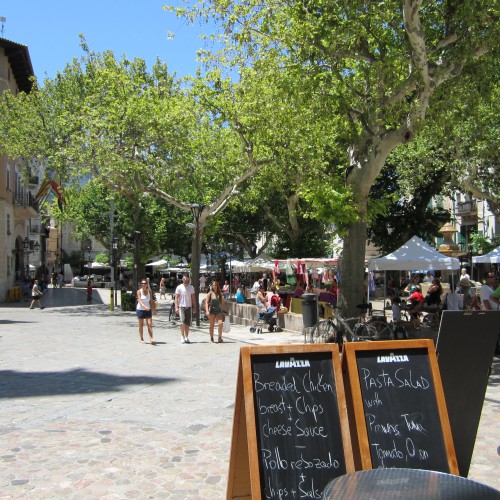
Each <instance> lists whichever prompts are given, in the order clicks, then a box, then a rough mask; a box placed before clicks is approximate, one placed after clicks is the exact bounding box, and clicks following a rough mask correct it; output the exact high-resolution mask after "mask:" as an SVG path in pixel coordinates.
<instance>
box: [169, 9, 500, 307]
mask: <svg viewBox="0 0 500 500" xmlns="http://www.w3.org/2000/svg"><path fill="white" fill-rule="evenodd" d="M172 10H174V11H176V12H177V13H178V15H181V16H184V17H185V18H187V19H188V20H192V21H194V20H195V19H198V18H200V17H201V18H202V19H205V20H212V21H214V22H216V23H218V24H219V25H220V26H221V30H220V41H221V42H222V43H223V44H224V46H223V48H222V49H221V50H218V51H217V52H216V53H209V52H208V51H207V53H206V62H207V64H211V63H215V64H219V65H220V64H222V65H226V64H227V65H228V66H229V67H234V68H241V67H247V66H251V67H253V68H254V69H255V70H256V71H260V72H261V75H262V78H268V77H270V75H271V74H272V73H278V72H286V73H288V74H290V75H293V76H294V79H295V81H296V87H295V88H296V92H297V93H300V92H308V93H309V94H310V95H311V97H314V98H315V99H317V100H318V101H320V102H322V103H323V104H324V111H325V113H323V114H318V115H317V118H316V119H317V120H322V119H328V120H331V116H332V114H334V115H335V116H337V117H340V118H339V120H338V121H337V123H336V124H337V125H338V126H340V127H342V129H343V130H342V133H340V134H338V136H339V137H340V138H341V140H340V142H339V144H341V145H343V146H344V147H345V150H344V151H345V154H344V157H345V162H344V164H343V165H341V164H340V165H339V163H340V162H338V161H333V162H332V163H333V164H334V165H335V169H336V170H337V172H332V176H338V174H339V172H338V170H339V169H340V170H341V171H342V172H343V173H344V174H345V181H346V184H347V187H348V188H349V189H350V191H351V193H352V199H353V204H354V207H355V209H356V218H355V220H353V221H347V223H346V224H345V226H344V228H343V229H344V232H345V233H344V234H345V237H344V254H343V258H342V276H343V286H342V288H341V293H342V297H341V303H344V304H345V305H346V306H347V308H348V309H350V310H351V312H353V309H354V305H355V304H356V303H357V302H359V297H360V296H361V294H362V287H363V272H364V263H363V261H364V252H365V244H366V228H367V223H368V221H369V218H370V213H369V196H370V191H371V189H372V186H373V185H374V182H375V180H376V178H377V177H378V175H379V174H380V172H381V171H382V169H383V168H384V166H385V162H386V159H387V157H388V155H389V154H390V153H391V151H392V150H393V149H394V148H395V147H397V146H398V145H402V144H407V143H409V142H410V141H411V140H413V139H414V138H415V136H416V134H418V132H419V131H420V130H421V129H422V127H423V126H424V124H425V122H426V119H427V114H428V111H429V107H430V106H431V104H432V99H433V96H434V94H435V92H436V91H437V90H438V89H439V88H440V87H442V86H444V85H446V86H447V89H448V92H453V91H454V90H455V89H457V88H460V87H463V86H467V85H468V81H467V80H466V79H464V78H462V73H463V72H464V69H468V70H471V69H473V68H474V67H481V65H482V64H483V60H484V59H487V58H488V57H493V56H494V55H495V54H497V55H498V43H499V40H500V36H499V32H498V31H499V23H498V17H499V16H498V10H497V9H496V8H495V5H494V3H492V2H489V1H485V0H471V1H469V2H461V1H458V0H450V1H437V2H426V1H423V0H381V1H379V2H366V1H362V0H348V1H347V0H341V1H335V2H331V1H323V0H305V1H292V2H289V1H285V0H267V1H264V2H255V1H240V0H208V1H207V0H203V1H198V2H196V3H195V4H194V6H193V7H191V8H185V7H182V8H172ZM290 81H291V80H290ZM465 94H467V92H465ZM468 99H470V96H469V95H467V100H468ZM318 109H319V106H318ZM441 118H442V116H436V117H435V119H436V120H438V121H439V120H441ZM308 139H309V137H308V138H306V140H308ZM329 139H330V136H328V137H326V138H325V141H328V140H329ZM332 149H333V150H334V151H337V150H338V147H334V148H332ZM329 159H331V160H338V157H335V158H329ZM320 184H321V183H320ZM321 188H322V189H323V186H322V185H321ZM324 193H325V190H324V189H323V191H321V192H320V190H319V189H318V190H317V196H318V197H319V199H320V200H323V201H324V202H325V208H324V209H323V210H321V208H320V207H318V210H319V211H320V212H322V214H323V215H324V216H325V217H327V216H330V217H331V218H332V219H333V215H334V214H333V213H331V211H330V214H329V213H328V212H329V210H328V202H329V199H328V197H326V196H324ZM315 197H316V195H315V194H314V193H313V194H312V196H311V198H312V199H315Z"/></svg>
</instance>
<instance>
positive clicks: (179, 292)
mask: <svg viewBox="0 0 500 500" xmlns="http://www.w3.org/2000/svg"><path fill="white" fill-rule="evenodd" d="M196 306H197V304H196V299H195V292H194V287H193V285H191V284H190V280H189V276H187V275H186V276H183V277H182V283H181V284H180V285H179V286H178V287H177V288H176V289H175V312H176V313H177V314H178V315H179V317H180V319H181V335H182V343H183V344H190V343H191V342H190V341H189V327H190V326H191V319H192V317H193V314H196Z"/></svg>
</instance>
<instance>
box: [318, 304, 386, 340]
mask: <svg viewBox="0 0 500 500" xmlns="http://www.w3.org/2000/svg"><path fill="white" fill-rule="evenodd" d="M357 307H358V308H361V309H365V308H366V307H365V304H362V305H361V306H357ZM335 309H336V308H334V309H333V311H332V315H333V317H332V318H328V319H324V320H322V321H319V322H318V323H317V324H316V325H315V326H314V327H313V329H312V330H311V333H310V342H311V343H314V344H318V343H337V344H338V345H339V348H340V347H342V344H343V343H344V342H359V341H363V340H382V337H381V336H380V334H379V333H378V332H377V329H376V328H375V323H373V325H371V324H370V323H369V322H366V321H365V319H364V318H365V313H363V312H362V313H361V314H360V315H359V316H356V317H353V318H343V317H342V316H341V315H340V314H339V313H338V312H337V311H336V310H335ZM353 323H354V324H353ZM351 324H353V326H352V327H351ZM391 332H392V331H391Z"/></svg>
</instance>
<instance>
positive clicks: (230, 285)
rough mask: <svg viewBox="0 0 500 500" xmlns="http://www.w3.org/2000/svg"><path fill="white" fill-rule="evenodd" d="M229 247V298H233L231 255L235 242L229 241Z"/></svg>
mask: <svg viewBox="0 0 500 500" xmlns="http://www.w3.org/2000/svg"><path fill="white" fill-rule="evenodd" d="M227 249H228V250H229V300H231V290H232V287H233V265H232V260H231V257H232V254H233V250H234V243H228V244H227Z"/></svg>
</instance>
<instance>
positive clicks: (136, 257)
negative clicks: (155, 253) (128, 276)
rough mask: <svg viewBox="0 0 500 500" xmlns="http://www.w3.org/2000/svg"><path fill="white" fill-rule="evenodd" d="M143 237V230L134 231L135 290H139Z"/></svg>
mask: <svg viewBox="0 0 500 500" xmlns="http://www.w3.org/2000/svg"><path fill="white" fill-rule="evenodd" d="M140 238H141V232H140V231H135V232H134V286H135V289H134V292H135V291H137V289H138V288H139V279H138V275H137V273H138V271H139V270H138V267H139V263H138V260H139V240H140Z"/></svg>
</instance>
